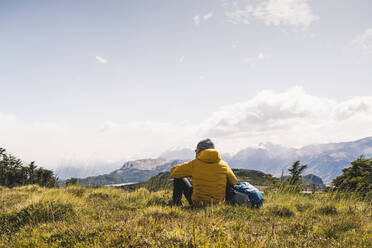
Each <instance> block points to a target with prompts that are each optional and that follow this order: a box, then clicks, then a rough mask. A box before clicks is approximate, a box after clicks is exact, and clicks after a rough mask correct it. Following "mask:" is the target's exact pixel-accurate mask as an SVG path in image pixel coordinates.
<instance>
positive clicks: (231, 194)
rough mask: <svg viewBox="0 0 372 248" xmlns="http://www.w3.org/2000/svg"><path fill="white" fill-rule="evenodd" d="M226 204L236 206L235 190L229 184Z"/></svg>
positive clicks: (227, 185)
mask: <svg viewBox="0 0 372 248" xmlns="http://www.w3.org/2000/svg"><path fill="white" fill-rule="evenodd" d="M226 203H227V204H231V205H234V189H233V185H231V184H229V183H227V184H226Z"/></svg>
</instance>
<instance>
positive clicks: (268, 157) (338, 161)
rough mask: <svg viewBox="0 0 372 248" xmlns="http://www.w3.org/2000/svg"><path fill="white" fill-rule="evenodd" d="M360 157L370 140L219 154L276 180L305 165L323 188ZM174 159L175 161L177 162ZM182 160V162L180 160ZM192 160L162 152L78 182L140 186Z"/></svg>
mask: <svg viewBox="0 0 372 248" xmlns="http://www.w3.org/2000/svg"><path fill="white" fill-rule="evenodd" d="M361 154H364V155H365V156H367V157H369V156H372V137H367V138H364V139H360V140H356V141H351V142H341V143H328V144H320V145H309V146H305V147H302V148H287V147H284V146H281V145H275V144H271V143H265V144H261V146H260V147H259V148H246V149H243V150H241V151H239V152H237V153H236V154H235V155H228V154H223V153H222V154H221V156H222V158H223V159H224V160H225V161H226V162H228V163H229V165H230V166H231V168H239V169H250V170H257V171H262V172H264V173H269V174H272V175H274V176H277V177H280V175H281V174H282V172H283V173H284V175H288V168H289V167H290V166H291V165H292V164H293V162H294V161H296V160H300V161H301V164H307V165H308V168H307V169H306V170H305V171H304V174H305V175H306V174H313V175H317V176H319V177H320V178H321V179H322V180H323V181H324V182H325V183H326V184H329V183H330V182H331V181H332V180H333V179H334V178H335V177H337V176H339V175H341V174H342V169H343V168H346V167H349V166H351V165H350V163H351V162H352V161H354V160H355V159H357V158H358V157H359V156H360V155H361ZM177 158H178V159H177ZM180 158H182V159H180ZM194 158H195V152H194V151H192V150H191V149H187V148H185V149H180V150H172V151H168V152H164V153H163V154H162V155H161V156H160V157H159V158H157V159H140V160H136V161H129V162H126V163H124V164H123V165H122V167H121V168H120V169H118V170H114V171H113V172H111V173H108V174H104V175H100V176H93V177H88V178H83V179H79V183H82V184H92V185H106V184H115V183H128V182H143V181H146V180H147V179H149V178H150V177H152V176H155V175H157V174H158V173H160V172H165V171H169V169H170V168H171V167H172V166H173V165H175V164H177V163H181V162H182V161H185V160H192V159H194Z"/></svg>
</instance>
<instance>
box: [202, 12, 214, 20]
mask: <svg viewBox="0 0 372 248" xmlns="http://www.w3.org/2000/svg"><path fill="white" fill-rule="evenodd" d="M212 16H213V12H209V13H207V14H205V15H204V16H203V19H204V20H208V19H209V18H211V17H212Z"/></svg>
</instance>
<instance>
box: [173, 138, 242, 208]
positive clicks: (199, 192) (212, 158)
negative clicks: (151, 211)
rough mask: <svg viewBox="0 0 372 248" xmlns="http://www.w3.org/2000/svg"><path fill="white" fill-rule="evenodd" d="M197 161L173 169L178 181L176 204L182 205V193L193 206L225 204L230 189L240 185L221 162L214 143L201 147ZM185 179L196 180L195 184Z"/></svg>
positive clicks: (200, 145) (201, 144)
mask: <svg viewBox="0 0 372 248" xmlns="http://www.w3.org/2000/svg"><path fill="white" fill-rule="evenodd" d="M195 153H196V158H195V159H194V160H192V161H190V162H186V163H183V164H178V165H175V166H173V167H172V168H171V169H170V174H171V176H172V177H174V185H173V186H174V188H173V199H172V200H173V204H174V205H182V202H181V199H182V193H183V194H184V195H185V197H186V199H187V201H188V202H189V203H190V205H191V204H196V205H205V204H210V203H211V202H213V203H219V202H223V201H225V198H226V186H227V185H228V184H230V185H235V184H238V180H237V179H236V176H235V175H234V173H233V172H232V170H231V169H230V166H229V165H228V164H227V163H226V162H224V161H222V160H221V156H220V154H219V152H218V151H217V150H215V149H214V144H213V142H212V141H211V140H210V139H205V140H202V141H200V142H199V143H198V145H197V147H196V150H195ZM185 177H191V178H192V184H193V185H191V183H190V182H189V180H187V178H185Z"/></svg>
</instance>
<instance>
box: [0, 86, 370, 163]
mask: <svg viewBox="0 0 372 248" xmlns="http://www.w3.org/2000/svg"><path fill="white" fill-rule="evenodd" d="M185 118H187V116H185ZM371 123H372V96H361V97H353V98H351V99H348V100H344V101H337V100H334V99H329V98H326V97H320V96H314V95H311V94H309V93H307V92H306V91H305V90H304V89H303V88H302V87H298V86H296V87H292V88H289V89H287V90H285V91H283V92H274V91H271V90H263V91H260V92H258V93H257V94H256V95H255V96H254V97H253V98H251V99H248V100H247V101H244V102H238V103H235V104H232V105H228V106H222V107H220V108H219V109H218V110H216V111H215V112H214V113H211V114H210V115H209V116H206V117H205V120H204V121H202V122H201V123H192V122H187V121H185V122H182V123H176V122H173V121H172V120H169V121H165V122H158V121H151V120H149V121H139V122H128V123H119V122H115V120H110V121H105V122H104V123H102V124H101V125H97V126H94V125H93V126H89V127H87V126H84V125H76V124H75V125H74V124H73V123H68V122H63V121H59V122H53V121H50V122H27V121H23V120H20V119H17V117H16V116H14V115H9V114H0V137H1V141H0V142H1V143H0V146H2V147H5V148H7V149H8V151H9V152H11V153H15V155H18V154H22V156H21V157H22V158H25V159H26V160H36V161H39V162H40V163H41V164H42V165H44V166H49V167H56V166H58V161H60V160H62V159H64V160H69V161H73V160H76V159H81V160H90V161H94V160H121V159H122V158H123V157H126V158H143V157H155V156H157V155H158V154H160V153H161V152H163V151H165V150H167V149H169V147H172V146H181V147H190V148H192V147H193V146H194V145H195V143H196V142H197V141H198V140H199V139H201V138H204V137H210V138H212V139H213V140H215V143H216V144H217V147H218V148H219V149H222V150H223V151H224V152H234V151H238V150H240V149H242V148H244V147H247V146H256V145H257V144H259V143H261V142H272V143H276V144H282V145H285V146H289V147H299V146H304V145H308V144H316V143H326V142H341V141H346V140H354V139H358V138H362V137H367V136H370V135H371V133H372V126H371V125H370V124H371Z"/></svg>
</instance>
